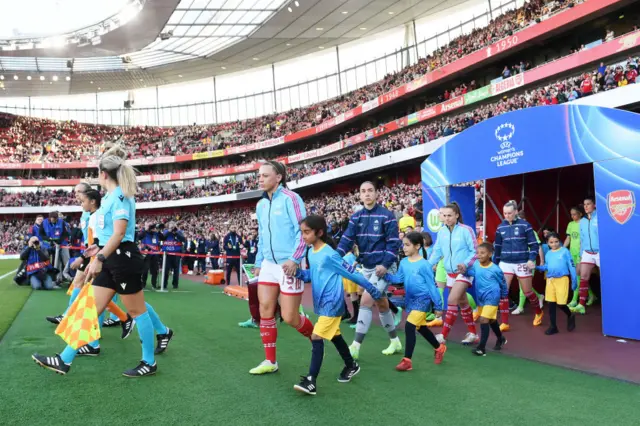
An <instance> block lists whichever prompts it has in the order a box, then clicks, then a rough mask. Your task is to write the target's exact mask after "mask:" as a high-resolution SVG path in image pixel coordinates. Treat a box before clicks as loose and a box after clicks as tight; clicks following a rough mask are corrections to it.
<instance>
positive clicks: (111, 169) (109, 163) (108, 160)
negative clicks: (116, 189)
mask: <svg viewBox="0 0 640 426" xmlns="http://www.w3.org/2000/svg"><path fill="white" fill-rule="evenodd" d="M100 170H101V171H103V172H106V173H107V175H109V177H110V178H111V179H113V180H114V181H115V182H116V183H117V184H118V185H119V186H120V189H121V190H122V194H123V195H124V196H125V197H133V196H134V195H136V193H137V192H138V182H137V181H136V170H135V169H134V168H133V167H131V166H130V165H129V164H127V163H126V162H125V160H124V158H122V157H120V156H118V155H108V156H105V157H102V158H101V159H100Z"/></svg>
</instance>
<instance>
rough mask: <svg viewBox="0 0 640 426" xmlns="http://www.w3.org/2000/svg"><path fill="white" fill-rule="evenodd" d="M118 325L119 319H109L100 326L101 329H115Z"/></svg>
mask: <svg viewBox="0 0 640 426" xmlns="http://www.w3.org/2000/svg"><path fill="white" fill-rule="evenodd" d="M118 324H120V320H119V319H115V320H114V319H113V318H111V317H109V318H107V319H106V320H104V321H103V322H102V326H103V327H115V326H116V325H118Z"/></svg>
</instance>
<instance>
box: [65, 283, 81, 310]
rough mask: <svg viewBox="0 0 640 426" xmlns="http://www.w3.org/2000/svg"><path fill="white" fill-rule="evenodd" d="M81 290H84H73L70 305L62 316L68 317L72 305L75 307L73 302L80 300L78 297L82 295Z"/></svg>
mask: <svg viewBox="0 0 640 426" xmlns="http://www.w3.org/2000/svg"><path fill="white" fill-rule="evenodd" d="M80 290H82V289H81V288H74V289H73V290H71V296H69V305H68V306H67V310H66V311H64V314H62V316H65V315H67V311H68V310H69V308H70V307H71V305H73V302H74V301H75V300H76V299H77V298H78V295H79V294H80Z"/></svg>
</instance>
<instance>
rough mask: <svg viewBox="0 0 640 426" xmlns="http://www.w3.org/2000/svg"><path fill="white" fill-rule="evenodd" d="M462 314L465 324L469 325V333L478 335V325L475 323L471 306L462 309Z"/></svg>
mask: <svg viewBox="0 0 640 426" xmlns="http://www.w3.org/2000/svg"><path fill="white" fill-rule="evenodd" d="M460 314H461V315H462V319H463V320H464V323H465V324H466V325H467V330H469V333H473V334H476V324H475V323H474V322H473V311H472V310H471V306H469V305H467V306H466V307H464V308H460Z"/></svg>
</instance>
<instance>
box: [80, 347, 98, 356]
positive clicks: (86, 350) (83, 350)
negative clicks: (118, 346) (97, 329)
mask: <svg viewBox="0 0 640 426" xmlns="http://www.w3.org/2000/svg"><path fill="white" fill-rule="evenodd" d="M77 355H78V356H98V355H100V346H98V347H97V348H94V347H93V346H91V345H84V346H82V347H80V349H78V353H77Z"/></svg>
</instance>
